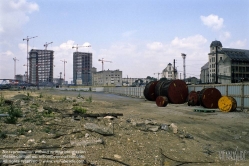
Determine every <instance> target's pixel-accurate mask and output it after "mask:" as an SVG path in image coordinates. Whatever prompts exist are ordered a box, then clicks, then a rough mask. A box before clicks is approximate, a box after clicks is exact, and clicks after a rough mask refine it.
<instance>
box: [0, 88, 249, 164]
mask: <svg viewBox="0 0 249 166" xmlns="http://www.w3.org/2000/svg"><path fill="white" fill-rule="evenodd" d="M0 93H1V96H2V97H1V99H2V101H3V100H7V102H6V103H3V102H2V106H0V108H1V109H0V114H6V111H8V110H6V108H8V109H10V106H8V104H9V103H8V99H9V100H12V101H14V103H13V105H14V106H15V107H16V108H17V109H18V108H19V109H20V110H21V112H22V117H19V118H18V119H17V122H16V123H15V124H8V123H7V122H6V117H0V163H1V162H3V163H5V165H8V164H10V165H11V164H13V165H17V164H18V161H19V165H20V163H21V165H22V164H23V165H97V166H122V165H129V166H175V165H184V166H185V165H186V166H192V165H193V166H195V165H202V166H205V165H210V166H220V165H222V166H228V165H231V166H232V165H243V166H247V165H249V120H248V118H249V112H248V111H247V110H243V111H241V110H239V109H238V111H236V112H229V113H223V112H221V111H219V110H218V109H215V112H195V111H194V108H199V107H200V106H195V107H193V106H192V107H190V106H188V105H187V103H185V104H168V105H167V106H166V107H157V105H156V104H155V102H153V101H146V100H145V99H139V98H131V97H126V96H119V95H114V94H109V93H104V92H77V91H60V90H55V89H51V90H35V91H34V90H33V91H31V90H26V91H7V90H6V91H5V90H3V91H0ZM76 107H78V108H82V109H83V110H85V111H86V113H87V114H96V113H98V114H103V113H112V114H113V115H115V114H118V113H122V114H123V116H118V117H117V118H115V117H110V116H108V117H101V116H100V117H97V118H94V117H82V116H81V115H82V114H78V115H77V116H75V114H74V113H75V112H74V111H75V108H76ZM90 124H91V125H92V124H96V125H97V126H99V128H100V129H98V130H102V129H103V130H104V131H107V132H109V133H108V134H103V133H102V134H101V132H99V131H94V130H91V129H88V128H87V127H86V126H88V125H90ZM42 155H43V157H42ZM11 156H12V157H11ZM20 156H21V157H20ZM32 156H34V157H32ZM13 159H16V160H17V161H16V162H14V161H13ZM4 161H5V162H4ZM6 161H7V162H6ZM70 162H71V163H70ZM76 162H81V164H80V163H76ZM82 163H84V164H82ZM0 165H1V164H0Z"/></svg>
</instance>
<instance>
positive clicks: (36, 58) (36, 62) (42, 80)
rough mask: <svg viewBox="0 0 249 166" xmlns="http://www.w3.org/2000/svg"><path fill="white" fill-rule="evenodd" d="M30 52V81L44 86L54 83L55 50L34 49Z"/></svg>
mask: <svg viewBox="0 0 249 166" xmlns="http://www.w3.org/2000/svg"><path fill="white" fill-rule="evenodd" d="M29 54H30V56H29V66H30V68H29V75H30V77H29V82H30V83H33V84H36V85H44V86H45V85H51V84H53V73H54V72H53V71H54V69H53V68H54V64H53V63H54V51H52V50H36V49H32V50H31V51H30V53H29Z"/></svg>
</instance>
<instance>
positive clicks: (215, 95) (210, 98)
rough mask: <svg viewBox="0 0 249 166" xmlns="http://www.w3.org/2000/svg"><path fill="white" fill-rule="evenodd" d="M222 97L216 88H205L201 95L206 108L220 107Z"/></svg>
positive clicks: (201, 101)
mask: <svg viewBox="0 0 249 166" xmlns="http://www.w3.org/2000/svg"><path fill="white" fill-rule="evenodd" d="M220 98H221V93H220V91H219V90H218V89H216V88H204V89H202V90H201V92H200V95H199V99H200V103H201V105H202V106H203V107H205V108H218V101H219V99H220Z"/></svg>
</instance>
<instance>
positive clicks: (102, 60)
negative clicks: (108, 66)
mask: <svg viewBox="0 0 249 166" xmlns="http://www.w3.org/2000/svg"><path fill="white" fill-rule="evenodd" d="M99 61H101V62H102V71H104V62H110V63H112V61H105V60H104V58H102V59H99Z"/></svg>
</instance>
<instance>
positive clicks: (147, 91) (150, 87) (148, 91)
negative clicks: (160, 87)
mask: <svg viewBox="0 0 249 166" xmlns="http://www.w3.org/2000/svg"><path fill="white" fill-rule="evenodd" d="M157 83H158V81H151V82H149V83H148V84H147V85H146V86H145V88H144V97H145V98H146V99H147V100H149V101H155V100H156V94H155V86H156V84H157Z"/></svg>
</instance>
